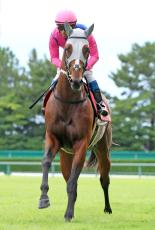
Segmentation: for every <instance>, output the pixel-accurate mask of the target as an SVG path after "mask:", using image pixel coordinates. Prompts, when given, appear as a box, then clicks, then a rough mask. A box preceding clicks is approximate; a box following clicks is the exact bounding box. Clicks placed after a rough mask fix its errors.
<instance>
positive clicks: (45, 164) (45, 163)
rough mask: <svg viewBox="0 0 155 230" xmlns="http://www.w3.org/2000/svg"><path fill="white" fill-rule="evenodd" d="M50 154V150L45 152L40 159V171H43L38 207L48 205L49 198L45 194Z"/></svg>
mask: <svg viewBox="0 0 155 230" xmlns="http://www.w3.org/2000/svg"><path fill="white" fill-rule="evenodd" d="M51 156H52V153H51V151H50V150H48V151H47V152H45V156H44V159H43V161H42V171H43V176H42V183H41V186H40V189H41V196H40V200H39V207H38V208H47V207H48V206H50V202H49V198H48V195H47V192H48V190H49V186H48V171H49V169H50V167H51Z"/></svg>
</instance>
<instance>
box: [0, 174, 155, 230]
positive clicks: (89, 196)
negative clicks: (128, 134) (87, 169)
mask: <svg viewBox="0 0 155 230" xmlns="http://www.w3.org/2000/svg"><path fill="white" fill-rule="evenodd" d="M40 182H41V178H40V177H35V178H34V177H19V176H18V177H16V176H0V230H23V229H24V230H50V229H51V230H52V229H53V230H62V229H63V230H102V229H106V230H113V229H119V230H121V229H122V230H124V229H136V230H137V229H140V230H150V229H152V230H153V229H155V179H150V178H148V179H125V178H123V179H116V178H111V185H110V200H111V206H112V209H113V214H112V215H109V214H104V213H103V208H104V207H103V206H104V205H103V204H104V200H103V192H102V189H101V187H100V184H99V179H98V177H94V178H80V179H79V183H78V184H79V186H78V198H77V202H76V207H75V219H74V220H73V221H72V222H71V223H65V221H64V218H63V216H64V212H65V209H66V202H67V195H66V185H65V182H64V180H63V179H62V178H57V177H50V178H49V185H50V190H49V197H50V201H51V204H52V205H51V206H50V207H49V208H47V209H42V210H39V209H38V208H37V206H38V199H39V196H40V189H39V187H40Z"/></svg>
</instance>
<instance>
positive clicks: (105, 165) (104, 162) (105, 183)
mask: <svg viewBox="0 0 155 230" xmlns="http://www.w3.org/2000/svg"><path fill="white" fill-rule="evenodd" d="M109 135H111V133H108V131H107V133H105V135H104V137H103V139H102V140H101V141H100V143H99V144H98V147H97V149H96V153H97V154H96V155H97V159H98V169H99V172H100V183H101V186H102V189H103V191H104V198H105V208H104V212H105V213H109V214H111V213H112V209H111V207H110V201H109V184H110V178H109V172H110V159H109V151H110V146H111V137H110V136H109Z"/></svg>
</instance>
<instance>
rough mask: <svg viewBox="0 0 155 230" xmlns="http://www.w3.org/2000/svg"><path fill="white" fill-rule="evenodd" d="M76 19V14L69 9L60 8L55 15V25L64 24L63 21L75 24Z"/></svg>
mask: <svg viewBox="0 0 155 230" xmlns="http://www.w3.org/2000/svg"><path fill="white" fill-rule="evenodd" d="M76 21H77V18H76V15H75V13H74V12H73V11H71V10H62V11H60V12H59V13H58V14H57V15H56V18H55V22H56V24H57V25H60V24H64V23H65V22H68V23H69V24H76Z"/></svg>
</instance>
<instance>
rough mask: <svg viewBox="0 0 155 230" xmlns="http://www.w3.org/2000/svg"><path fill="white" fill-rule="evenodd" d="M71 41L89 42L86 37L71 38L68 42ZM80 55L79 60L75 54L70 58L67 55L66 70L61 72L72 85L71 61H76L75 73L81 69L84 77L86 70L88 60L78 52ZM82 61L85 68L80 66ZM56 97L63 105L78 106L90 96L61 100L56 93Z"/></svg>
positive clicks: (81, 82)
mask: <svg viewBox="0 0 155 230" xmlns="http://www.w3.org/2000/svg"><path fill="white" fill-rule="evenodd" d="M70 39H85V40H87V38H86V37H84V36H70V37H69V38H68V40H67V41H69V40H70ZM72 44H74V41H73V42H72ZM73 52H74V51H73ZM78 55H79V57H77V58H76V56H75V53H73V54H71V57H69V58H68V57H67V55H65V60H64V64H65V69H66V70H63V69H61V70H60V72H61V73H63V74H64V75H65V76H66V78H67V80H68V81H69V83H70V84H71V83H72V82H73V80H72V75H71V73H70V63H71V61H73V60H75V64H74V66H73V68H74V69H75V71H78V70H79V69H80V68H82V69H83V75H84V72H85V70H86V66H87V59H86V58H84V56H83V54H81V53H80V54H79V52H78ZM80 58H81V59H82V60H81V59H80ZM80 60H81V61H82V63H83V66H82V65H81V64H80ZM80 84H83V80H82V79H81V81H80ZM54 97H55V99H57V100H59V101H61V102H62V103H66V104H78V103H83V102H84V101H86V99H87V97H88V95H87V94H86V96H85V97H84V98H82V99H79V100H64V99H62V98H60V97H59V96H58V95H56V94H55V92H54Z"/></svg>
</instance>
